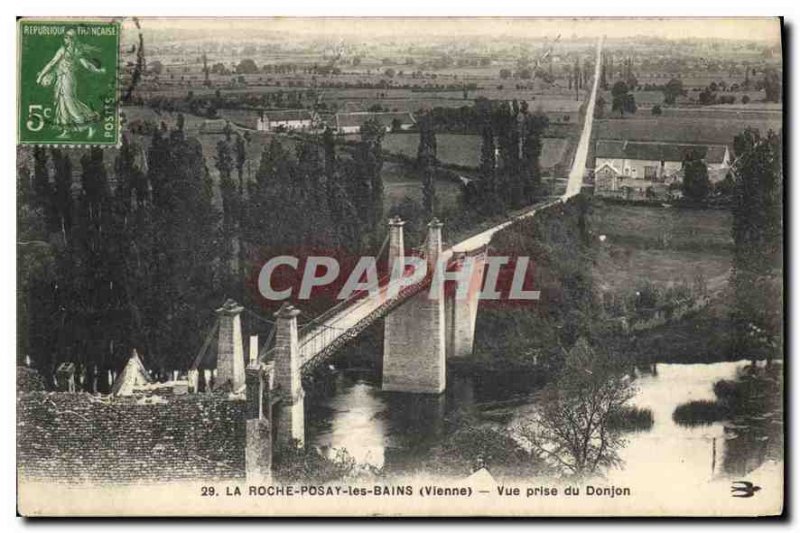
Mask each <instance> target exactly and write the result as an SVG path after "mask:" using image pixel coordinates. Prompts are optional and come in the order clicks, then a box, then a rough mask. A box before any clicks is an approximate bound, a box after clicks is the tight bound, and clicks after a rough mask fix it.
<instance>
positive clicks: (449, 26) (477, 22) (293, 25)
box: [141, 17, 780, 44]
mask: <svg viewBox="0 0 800 533" xmlns="http://www.w3.org/2000/svg"><path fill="white" fill-rule="evenodd" d="M356 22H357V23H356ZM141 25H142V28H143V30H145V34H146V33H147V32H148V30H150V31H152V32H154V34H159V35H165V34H168V33H169V31H170V30H173V29H181V30H183V31H181V32H178V33H176V35H175V38H176V40H180V39H182V38H190V34H195V32H196V34H195V35H192V36H191V37H194V38H202V37H212V38H216V39H224V38H226V37H227V36H230V37H231V38H237V37H238V38H243V37H244V38H253V37H256V36H258V35H259V34H263V33H264V32H265V31H269V32H272V31H274V32H289V33H294V34H297V35H298V36H304V37H312V36H317V35H319V36H334V35H335V36H364V37H384V36H392V35H401V36H406V37H408V36H413V35H423V36H424V35H428V36H437V37H443V36H454V37H457V36H459V35H463V36H481V35H487V36H489V35H490V36H508V37H511V38H522V37H532V38H534V39H540V38H543V37H550V38H553V37H554V36H555V35H558V34H561V35H562V38H563V39H565V40H566V39H569V38H571V37H572V36H573V35H575V36H576V37H579V38H580V37H583V38H587V37H588V38H596V37H599V36H601V35H605V36H607V37H608V38H611V39H614V38H625V37H634V36H641V35H644V36H648V37H660V38H668V39H685V38H693V39H697V38H701V39H702V38H712V39H733V40H740V39H747V40H756V41H761V42H764V43H766V44H778V43H780V22H779V20H778V19H777V18H648V19H643V18H642V19H624V18H605V19H597V18H595V19H586V18H584V19H581V18H547V19H543V18H537V19H533V18H514V19H511V18H495V17H483V18H359V19H352V18H349V19H348V18H238V19H233V18H229V19H225V18H216V19H213V18H181V19H148V18H145V19H141Z"/></svg>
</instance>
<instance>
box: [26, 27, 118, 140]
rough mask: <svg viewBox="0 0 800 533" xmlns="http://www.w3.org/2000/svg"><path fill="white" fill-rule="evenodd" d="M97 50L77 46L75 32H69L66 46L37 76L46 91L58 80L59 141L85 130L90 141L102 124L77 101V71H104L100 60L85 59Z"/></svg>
mask: <svg viewBox="0 0 800 533" xmlns="http://www.w3.org/2000/svg"><path fill="white" fill-rule="evenodd" d="M96 50H97V49H96V48H95V47H93V46H91V45H87V44H81V43H78V42H77V40H76V39H75V30H67V31H66V32H65V33H64V44H63V45H62V46H61V48H59V49H58V51H57V52H56V53H55V55H54V56H53V58H52V59H51V60H50V61H49V62H48V63H47V65H45V67H44V68H43V69H42V70H41V71H40V72H39V74H38V75H37V76H36V83H38V84H39V85H42V86H43V87H49V86H50V85H51V84H52V83H53V81H54V80H53V78H55V88H54V90H53V98H54V104H55V113H54V117H53V121H54V123H55V125H56V126H58V127H60V128H61V129H62V132H61V134H60V135H59V137H60V138H65V137H67V136H68V135H69V132H70V131H82V130H88V133H87V135H88V138H89V139H91V138H92V137H93V136H94V128H93V127H92V124H93V123H95V122H97V121H98V120H99V115H98V113H97V112H95V111H93V110H92V109H91V108H90V107H89V106H87V105H86V104H84V103H83V102H81V101H80V100H78V95H77V82H76V70H77V69H78V68H79V67H83V68H85V69H86V70H88V71H90V72H96V73H100V74H102V73H104V72H105V68H104V67H102V66H101V65H100V62H99V61H98V60H96V59H88V58H87V57H85V56H86V54H87V53H88V52H92V51H96ZM54 72H55V74H54Z"/></svg>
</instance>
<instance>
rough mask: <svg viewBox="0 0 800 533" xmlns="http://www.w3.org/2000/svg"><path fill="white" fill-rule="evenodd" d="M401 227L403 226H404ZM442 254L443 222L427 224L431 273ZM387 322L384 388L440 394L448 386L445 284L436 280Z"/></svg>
mask: <svg viewBox="0 0 800 533" xmlns="http://www.w3.org/2000/svg"><path fill="white" fill-rule="evenodd" d="M401 231H402V229H401ZM441 254H442V224H441V223H440V222H439V221H438V220H436V219H433V220H432V221H431V223H430V224H428V245H427V249H426V257H427V260H428V275H432V274H433V273H434V272H435V269H436V266H437V264H438V261H439V258H440V256H441ZM432 287H433V289H432V290H431V291H428V290H425V291H422V292H420V293H419V294H417V295H415V296H413V297H411V298H410V299H409V300H408V301H407V302H405V303H404V304H403V305H401V306H400V307H398V308H397V309H395V310H394V311H393V312H392V313H391V314H389V315H388V316H387V317H386V319H385V322H384V339H383V390H385V391H393V392H410V393H421V394H439V393H441V392H443V391H444V389H445V370H446V367H445V314H444V303H445V302H444V284H442V283H433V284H432Z"/></svg>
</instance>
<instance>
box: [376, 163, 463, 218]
mask: <svg viewBox="0 0 800 533" xmlns="http://www.w3.org/2000/svg"><path fill="white" fill-rule="evenodd" d="M381 177H382V178H383V193H384V198H383V205H384V209H385V210H386V212H387V213H392V212H393V211H394V209H395V208H396V207H397V206H399V205H400V204H401V203H403V200H405V199H406V198H408V199H410V200H413V201H414V202H416V203H417V204H418V205H420V206H421V205H422V182H421V181H420V180H419V178H418V177H417V176H415V175H413V174H411V173H409V172H407V171H406V170H405V169H404V167H403V165H401V164H399V163H391V162H385V163H384V164H383V170H382V171H381ZM435 186H436V199H437V202H438V205H439V208H441V209H445V210H450V209H455V208H457V207H458V205H459V200H460V198H461V186H460V185H459V184H457V183H455V182H453V181H449V180H445V179H437V180H436V183H435Z"/></svg>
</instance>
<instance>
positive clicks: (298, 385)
mask: <svg viewBox="0 0 800 533" xmlns="http://www.w3.org/2000/svg"><path fill="white" fill-rule="evenodd" d="M299 314H300V311H299V310H298V309H296V308H295V307H294V306H292V305H290V304H288V303H284V304H283V305H282V306H281V308H280V309H278V312H277V313H275V318H276V319H277V321H276V323H275V384H276V385H277V386H278V387H279V388H280V392H281V394H282V401H281V402H280V404H279V407H278V414H277V419H278V420H277V441H278V444H280V445H290V444H292V442H295V443H297V445H298V446H303V445H304V442H305V413H304V397H305V392H304V391H303V382H302V379H301V367H302V365H301V361H300V344H299V342H298V337H297V315H299Z"/></svg>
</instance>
